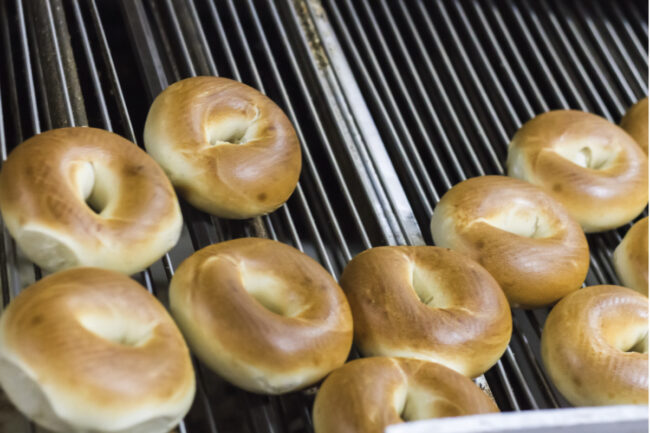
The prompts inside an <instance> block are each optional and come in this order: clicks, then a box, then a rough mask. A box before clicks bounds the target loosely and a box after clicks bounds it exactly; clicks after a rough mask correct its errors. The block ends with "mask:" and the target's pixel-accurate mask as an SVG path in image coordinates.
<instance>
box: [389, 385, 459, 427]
mask: <svg viewBox="0 0 650 433" xmlns="http://www.w3.org/2000/svg"><path fill="white" fill-rule="evenodd" d="M462 414H463V410H462V409H461V408H460V407H458V405H456V404H454V403H452V402H451V401H449V400H447V399H446V398H441V397H439V396H436V395H434V394H432V392H431V391H430V390H426V389H420V388H418V387H417V386H413V385H411V386H409V388H408V391H407V394H406V399H405V400H404V407H403V409H402V412H401V413H400V418H402V419H403V420H404V421H406V422H408V421H419V420H422V419H431V418H442V417H449V416H458V415H462Z"/></svg>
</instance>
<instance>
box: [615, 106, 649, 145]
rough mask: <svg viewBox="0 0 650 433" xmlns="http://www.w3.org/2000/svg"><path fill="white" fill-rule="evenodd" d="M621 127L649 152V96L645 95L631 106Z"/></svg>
mask: <svg viewBox="0 0 650 433" xmlns="http://www.w3.org/2000/svg"><path fill="white" fill-rule="evenodd" d="M621 128H623V129H625V130H626V131H627V133H628V134H630V135H631V136H632V138H634V140H635V141H636V142H637V143H638V145H639V146H641V149H643V151H644V152H645V154H646V155H647V154H648V98H647V97H645V98H643V99H641V100H640V101H639V102H637V103H636V104H634V105H633V106H631V107H630V108H629V109H628V110H627V113H625V116H623V118H622V119H621Z"/></svg>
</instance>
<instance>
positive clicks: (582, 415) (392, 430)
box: [386, 406, 648, 433]
mask: <svg viewBox="0 0 650 433" xmlns="http://www.w3.org/2000/svg"><path fill="white" fill-rule="evenodd" d="M434 431H435V432H436V433H611V432H616V433H642V432H647V431H648V408H647V407H646V406H617V407H613V406H611V407H588V408H571V409H562V410H554V409H544V410H539V411H534V412H509V413H504V414H490V415H475V416H466V417H458V418H447V419H444V420H437V421H418V422H414V423H410V424H401V425H395V426H392V427H389V428H388V429H387V430H386V433H430V432H434Z"/></svg>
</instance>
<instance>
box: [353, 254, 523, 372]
mask: <svg viewBox="0 0 650 433" xmlns="http://www.w3.org/2000/svg"><path fill="white" fill-rule="evenodd" d="M341 287H343V290H344V291H345V294H346V295H347V297H348V301H349V302H350V307H351V308H352V317H353V318H354V337H355V343H356V345H357V347H358V348H359V350H361V352H362V353H363V354H364V355H367V356H376V355H387V356H402V357H407V358H419V359H424V360H428V361H433V362H438V363H440V364H443V365H445V366H447V367H449V368H451V369H454V370H456V371H458V372H459V373H461V374H464V375H466V376H470V377H475V376H478V375H480V374H481V373H483V372H485V371H486V370H487V369H489V368H490V367H491V366H492V365H494V363H495V362H497V360H498V359H499V358H500V357H501V355H502V354H503V352H504V351H505V350H506V346H507V345H508V342H509V341H510V335H511V333H512V317H511V315H510V308H509V306H508V301H507V299H506V297H505V296H504V295H503V292H502V291H501V288H499V285H498V284H497V282H496V281H495V280H494V278H492V276H490V274H489V273H488V272H487V271H486V270H485V269H483V268H482V267H481V266H479V265H478V264H477V263H475V262H473V261H472V260H469V259H468V258H466V257H464V256H462V255H460V254H458V253H455V252H453V251H449V250H446V249H443V248H437V247H426V246H420V247H377V248H372V249H369V250H367V251H364V252H363V253H361V254H359V255H358V256H356V257H355V258H354V259H353V260H352V261H351V262H350V263H349V264H348V265H347V266H346V268H345V270H344V271H343V275H342V276H341Z"/></svg>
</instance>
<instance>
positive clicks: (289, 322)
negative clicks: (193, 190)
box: [169, 238, 352, 394]
mask: <svg viewBox="0 0 650 433" xmlns="http://www.w3.org/2000/svg"><path fill="white" fill-rule="evenodd" d="M169 291H170V303H171V311H172V314H173V315H174V318H175V319H176V321H177V322H178V324H179V326H180V328H181V330H182V331H183V333H184V334H185V336H186V338H187V340H188V342H189V344H190V347H191V348H192V349H193V351H194V352H195V353H196V354H197V356H198V357H199V358H200V359H201V360H203V362H205V363H206V364H207V365H208V366H209V367H211V368H212V369H213V370H214V371H215V372H217V373H218V374H219V375H221V376H222V377H224V378H225V379H226V380H228V381H230V382H231V383H233V384H235V385H237V386H239V387H241V388H244V389H246V390H248V391H251V392H257V393H267V394H281V393H284V392H288V391H293V390H296V389H300V388H304V387H306V386H308V385H311V384H313V383H315V382H317V381H319V380H320V379H322V378H323V377H324V376H325V375H326V374H327V373H329V372H330V371H332V370H333V369H335V368H337V367H339V366H340V365H342V364H343V363H344V362H345V360H346V358H347V356H348V353H349V351H350V347H351V346H352V317H351V314H350V307H349V306H348V303H347V301H346V299H345V296H344V295H343V292H342V291H341V288H340V287H339V286H338V284H336V281H334V279H333V278H332V276H331V275H330V274H329V273H327V271H326V270H325V269H323V268H322V266H320V265H319V264H318V263H317V262H316V261H314V260H313V259H311V258H310V257H309V256H307V255H306V254H303V253H301V252H300V251H298V250H296V249H295V248H292V247H290V246H288V245H284V244H282V243H280V242H276V241H271V240H268V239H257V238H244V239H235V240H231V241H227V242H221V243H219V244H215V245H210V246H208V247H205V248H203V249H201V250H199V251H197V252H196V253H194V254H193V255H192V256H190V257H189V258H188V259H186V260H185V261H184V262H183V263H182V264H181V265H180V267H179V268H178V270H177V271H176V273H175V274H174V277H173V278H172V281H171V284H170V287H169Z"/></svg>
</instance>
